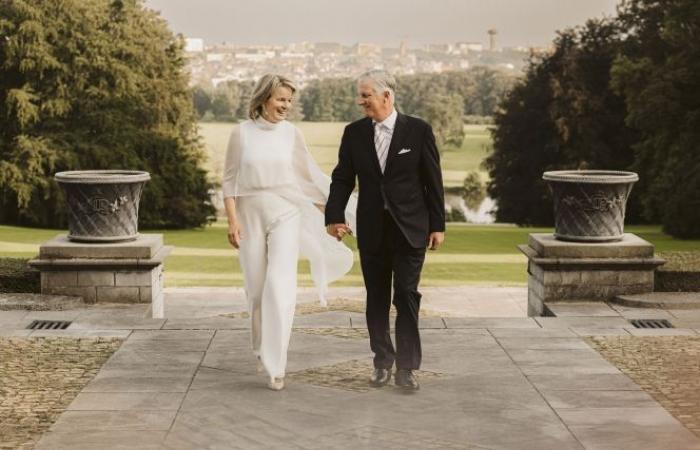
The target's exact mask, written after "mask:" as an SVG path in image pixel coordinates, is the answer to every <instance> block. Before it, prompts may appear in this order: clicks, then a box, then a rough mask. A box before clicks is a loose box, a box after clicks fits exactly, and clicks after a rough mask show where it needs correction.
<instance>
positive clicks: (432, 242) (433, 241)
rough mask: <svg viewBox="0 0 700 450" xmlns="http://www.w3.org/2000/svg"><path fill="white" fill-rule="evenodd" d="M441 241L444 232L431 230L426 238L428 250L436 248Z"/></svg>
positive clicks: (442, 240) (443, 238)
mask: <svg viewBox="0 0 700 450" xmlns="http://www.w3.org/2000/svg"><path fill="white" fill-rule="evenodd" d="M443 242H445V233H444V232H442V231H433V232H432V233H430V237H429V238H428V248H429V249H430V250H437V249H438V247H440V246H441V245H442V243H443Z"/></svg>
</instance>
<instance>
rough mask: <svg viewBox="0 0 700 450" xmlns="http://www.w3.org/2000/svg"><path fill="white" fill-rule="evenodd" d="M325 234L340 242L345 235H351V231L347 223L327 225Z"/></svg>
mask: <svg viewBox="0 0 700 450" xmlns="http://www.w3.org/2000/svg"><path fill="white" fill-rule="evenodd" d="M326 232H327V233H328V234H330V235H331V236H333V237H334V238H336V239H337V240H339V241H342V240H343V237H344V236H345V235H346V234H349V235H352V229H351V228H350V225H348V224H347V223H332V224H330V225H327V226H326Z"/></svg>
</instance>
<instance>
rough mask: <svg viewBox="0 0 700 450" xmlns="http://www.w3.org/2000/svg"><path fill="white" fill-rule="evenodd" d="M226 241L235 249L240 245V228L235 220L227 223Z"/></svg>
mask: <svg viewBox="0 0 700 450" xmlns="http://www.w3.org/2000/svg"><path fill="white" fill-rule="evenodd" d="M228 242H229V243H230V244H231V245H232V246H233V247H234V248H236V249H238V248H240V247H241V228H240V227H239V226H238V223H237V222H230V223H229V224H228Z"/></svg>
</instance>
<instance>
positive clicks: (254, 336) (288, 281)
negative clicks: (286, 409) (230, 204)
mask: <svg viewBox="0 0 700 450" xmlns="http://www.w3.org/2000/svg"><path fill="white" fill-rule="evenodd" d="M236 209H237V210H238V213H239V214H238V215H239V221H240V224H241V246H240V250H239V259H240V262H241V268H242V271H243V278H244V285H245V292H246V298H247V300H248V312H249V313H250V318H251V343H252V347H253V352H254V353H255V354H256V355H257V356H259V357H260V359H261V361H262V363H263V366H264V367H265V370H266V371H267V373H268V374H269V375H270V376H271V377H284V374H285V368H286V366H287V349H288V348H289V338H290V337H291V334H292V323H293V321H294V308H295V306H296V296H297V261H298V257H299V233H300V223H301V220H300V217H301V216H300V212H299V208H298V207H297V206H296V205H294V204H292V203H291V202H289V201H288V200H285V199H284V198H282V197H279V196H276V195H255V196H242V197H239V198H238V199H237V202H236Z"/></svg>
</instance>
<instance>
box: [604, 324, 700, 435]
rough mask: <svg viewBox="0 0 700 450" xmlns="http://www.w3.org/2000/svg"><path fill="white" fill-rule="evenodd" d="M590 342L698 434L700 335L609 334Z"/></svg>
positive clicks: (699, 433)
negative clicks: (642, 335) (639, 335)
mask: <svg viewBox="0 0 700 450" xmlns="http://www.w3.org/2000/svg"><path fill="white" fill-rule="evenodd" d="M590 342H591V344H592V345H593V347H594V348H596V349H597V350H598V351H599V352H600V353H601V354H602V355H603V356H604V357H605V358H606V359H607V360H608V361H610V362H612V363H613V364H615V366H616V367H618V368H619V369H620V370H622V372H623V373H625V374H626V375H628V376H629V377H630V378H631V379H632V380H633V381H634V382H635V383H637V384H639V385H640V386H642V388H643V389H644V390H645V391H646V392H648V393H649V394H651V395H652V396H653V397H654V399H655V400H656V401H658V402H659V403H661V405H663V406H664V407H665V408H666V409H667V410H668V411H669V412H671V414H673V416H674V417H676V418H677V419H678V420H680V421H681V422H682V423H683V425H685V426H686V427H687V428H688V429H689V430H691V431H692V432H694V433H695V435H696V436H698V437H700V376H698V375H700V336H663V337H658V336H644V337H632V336H612V337H610V336H609V337H591V338H590Z"/></svg>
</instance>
